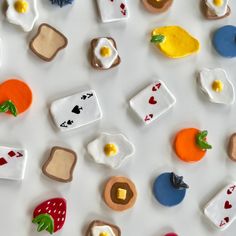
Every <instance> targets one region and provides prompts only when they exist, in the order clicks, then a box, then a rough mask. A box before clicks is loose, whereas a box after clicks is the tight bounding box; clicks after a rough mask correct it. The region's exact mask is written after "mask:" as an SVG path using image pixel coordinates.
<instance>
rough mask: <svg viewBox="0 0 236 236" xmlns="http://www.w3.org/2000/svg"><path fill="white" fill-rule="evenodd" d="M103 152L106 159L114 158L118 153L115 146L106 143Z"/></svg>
mask: <svg viewBox="0 0 236 236" xmlns="http://www.w3.org/2000/svg"><path fill="white" fill-rule="evenodd" d="M104 152H105V154H106V156H108V157H111V156H115V155H116V154H117V152H118V148H117V146H116V145H115V144H113V143H108V144H106V145H105V147H104Z"/></svg>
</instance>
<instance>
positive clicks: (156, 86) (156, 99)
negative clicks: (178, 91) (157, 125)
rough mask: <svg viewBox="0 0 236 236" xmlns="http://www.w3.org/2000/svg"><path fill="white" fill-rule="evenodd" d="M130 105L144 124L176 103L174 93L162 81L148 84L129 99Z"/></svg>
mask: <svg viewBox="0 0 236 236" xmlns="http://www.w3.org/2000/svg"><path fill="white" fill-rule="evenodd" d="M129 103H130V107H131V108H132V109H133V111H134V112H135V113H136V114H137V115H138V116H139V117H140V119H141V120H142V121H143V123H144V124H150V123H151V122H152V121H154V120H156V119H157V118H158V117H160V116H161V115H162V114H164V113H166V112H167V111H168V110H170V109H171V108H172V107H173V106H174V105H175V103H176V99H175V97H174V95H173V94H172V93H171V92H170V90H169V89H168V88H167V86H166V85H165V84H164V82H163V81H161V80H157V81H156V82H154V83H152V84H150V85H149V86H148V87H146V88H145V89H144V90H142V91H141V92H140V93H138V94H137V95H136V96H135V97H134V98H132V99H131V100H130V102H129Z"/></svg>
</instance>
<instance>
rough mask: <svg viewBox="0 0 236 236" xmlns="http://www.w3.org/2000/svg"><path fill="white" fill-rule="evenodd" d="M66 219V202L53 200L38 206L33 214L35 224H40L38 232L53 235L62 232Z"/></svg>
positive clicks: (58, 199)
mask: <svg viewBox="0 0 236 236" xmlns="http://www.w3.org/2000/svg"><path fill="white" fill-rule="evenodd" d="M65 219H66V200H65V199H64V198H52V199H49V200H47V201H45V202H43V203H41V204H40V205H39V206H37V207H36V208H35V210H34V213H33V221H32V222H33V223H34V224H38V228H37V231H38V232H41V231H43V230H46V231H48V232H49V233H50V234H53V233H55V232H57V231H58V230H60V229H61V228H62V227H63V225H64V223H65Z"/></svg>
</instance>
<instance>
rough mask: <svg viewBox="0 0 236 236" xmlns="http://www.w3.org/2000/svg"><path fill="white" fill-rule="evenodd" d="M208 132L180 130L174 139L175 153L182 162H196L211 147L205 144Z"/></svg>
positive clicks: (189, 129) (192, 129) (193, 129)
mask: <svg viewBox="0 0 236 236" xmlns="http://www.w3.org/2000/svg"><path fill="white" fill-rule="evenodd" d="M207 134H208V132H207V131H200V130H198V129H195V128H188V129H183V130H180V131H179V132H178V133H177V135H176V137H175V143H174V148H175V153H176V155H177V156H178V157H179V158H180V159H181V160H182V161H184V162H189V163H191V162H198V161H200V160H201V159H202V158H203V157H204V156H205V154H206V151H207V150H208V149H211V148H212V146H211V145H210V144H209V143H208V142H207V140H206V137H207Z"/></svg>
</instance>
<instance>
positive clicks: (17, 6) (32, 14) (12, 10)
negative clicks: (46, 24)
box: [6, 0, 39, 32]
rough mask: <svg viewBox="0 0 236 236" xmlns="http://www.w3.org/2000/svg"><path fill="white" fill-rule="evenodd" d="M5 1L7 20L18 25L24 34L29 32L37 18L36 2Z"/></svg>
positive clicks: (32, 0) (33, 0) (23, 0)
mask: <svg viewBox="0 0 236 236" xmlns="http://www.w3.org/2000/svg"><path fill="white" fill-rule="evenodd" d="M6 1H7V5H8V8H7V12H6V17H7V20H8V21H9V22H10V23H12V24H15V25H19V26H20V27H21V28H22V29H23V30H24V31H26V32H29V31H31V30H32V29H33V27H34V24H35V22H36V21H37V19H38V16H39V14H38V9H37V4H36V0H6Z"/></svg>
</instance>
